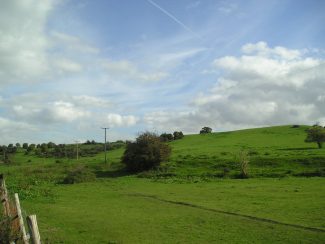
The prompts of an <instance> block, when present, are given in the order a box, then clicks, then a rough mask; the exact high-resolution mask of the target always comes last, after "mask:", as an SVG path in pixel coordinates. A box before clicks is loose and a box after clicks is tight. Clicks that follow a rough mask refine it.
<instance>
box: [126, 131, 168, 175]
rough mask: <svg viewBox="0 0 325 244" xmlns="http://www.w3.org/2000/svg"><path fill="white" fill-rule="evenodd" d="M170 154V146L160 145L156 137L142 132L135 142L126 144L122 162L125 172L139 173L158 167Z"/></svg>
mask: <svg viewBox="0 0 325 244" xmlns="http://www.w3.org/2000/svg"><path fill="white" fill-rule="evenodd" d="M170 153H171V148H170V146H169V145H167V144H164V143H162V142H161V141H160V137H159V136H158V135H156V134H155V133H151V132H144V133H142V134H140V135H139V136H138V137H137V139H136V141H135V142H130V143H128V144H127V146H126V150H125V152H124V155H123V157H122V162H123V163H124V164H125V166H126V169H127V170H129V171H132V172H139V171H144V170H149V169H152V168H154V167H156V166H159V165H160V163H161V162H163V161H165V160H167V159H168V158H169V156H170Z"/></svg>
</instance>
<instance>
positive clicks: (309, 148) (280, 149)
mask: <svg viewBox="0 0 325 244" xmlns="http://www.w3.org/2000/svg"><path fill="white" fill-rule="evenodd" d="M317 149H318V148H317V147H295V148H279V149H277V150H279V151H302V150H317Z"/></svg>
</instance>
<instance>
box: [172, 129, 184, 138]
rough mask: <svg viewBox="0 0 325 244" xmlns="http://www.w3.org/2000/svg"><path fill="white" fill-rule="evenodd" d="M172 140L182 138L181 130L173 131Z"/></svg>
mask: <svg viewBox="0 0 325 244" xmlns="http://www.w3.org/2000/svg"><path fill="white" fill-rule="evenodd" d="M173 135H174V140H178V139H182V138H183V137H184V135H183V132H181V131H174V133H173Z"/></svg>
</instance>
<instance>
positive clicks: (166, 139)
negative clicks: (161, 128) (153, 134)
mask: <svg viewBox="0 0 325 244" xmlns="http://www.w3.org/2000/svg"><path fill="white" fill-rule="evenodd" d="M173 139H174V137H173V135H172V134H167V133H163V134H161V135H160V140H161V141H163V142H169V141H172V140H173Z"/></svg>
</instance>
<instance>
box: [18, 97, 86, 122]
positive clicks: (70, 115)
mask: <svg viewBox="0 0 325 244" xmlns="http://www.w3.org/2000/svg"><path fill="white" fill-rule="evenodd" d="M12 111H13V115H14V116H16V117H17V118H19V119H20V120H23V121H28V122H32V123H42V124H51V123H70V122H72V121H75V120H78V119H81V118H89V117H90V115H91V113H90V112H89V111H87V110H84V109H81V108H77V107H76V106H75V105H74V104H72V103H70V102H64V101H55V102H49V103H47V104H45V105H43V104H36V103H35V104H26V105H14V106H13V108H12Z"/></svg>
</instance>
